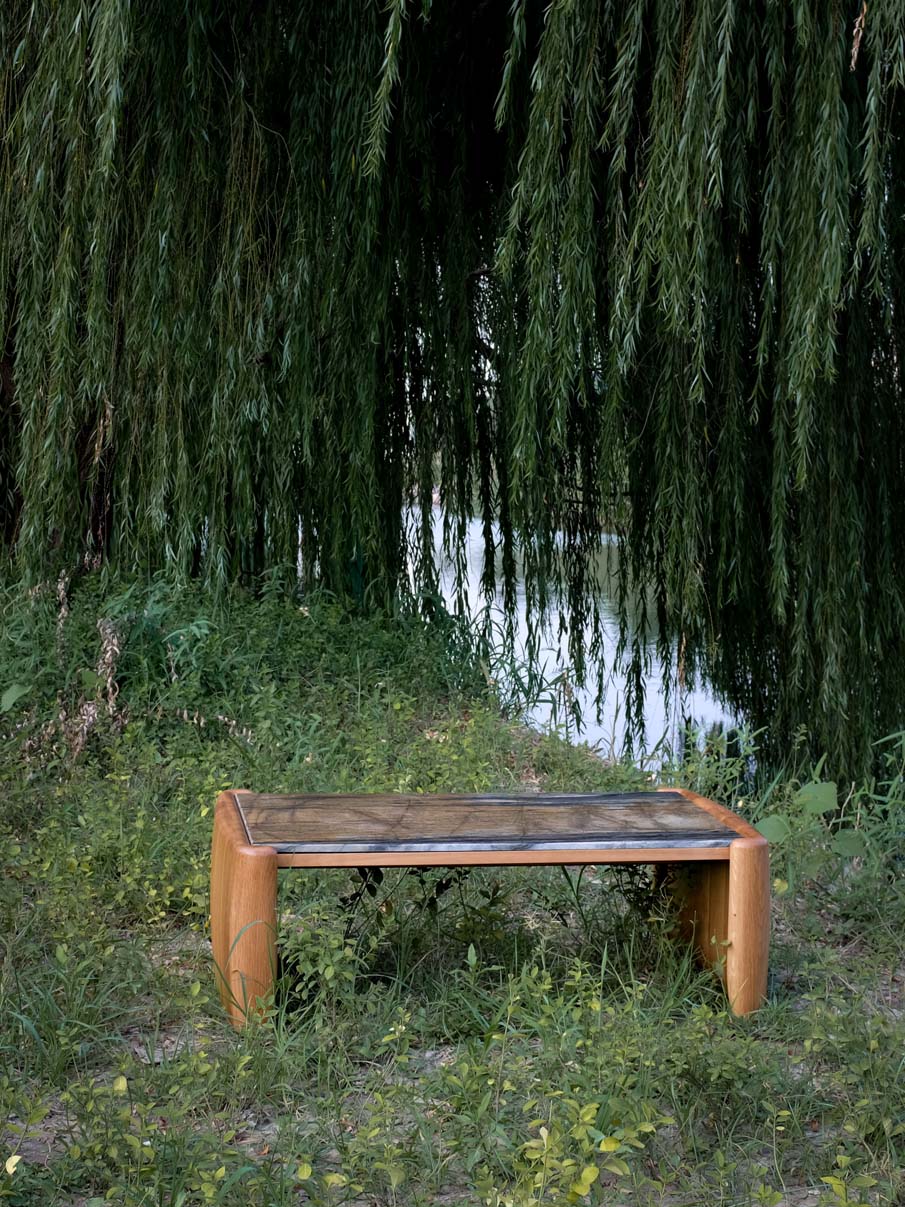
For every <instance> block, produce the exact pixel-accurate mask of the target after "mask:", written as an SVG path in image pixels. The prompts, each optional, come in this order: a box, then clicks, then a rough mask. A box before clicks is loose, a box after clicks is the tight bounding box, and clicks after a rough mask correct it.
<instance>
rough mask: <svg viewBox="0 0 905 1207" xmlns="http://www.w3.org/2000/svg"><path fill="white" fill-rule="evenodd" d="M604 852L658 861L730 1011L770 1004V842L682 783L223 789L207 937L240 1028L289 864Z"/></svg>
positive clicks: (266, 959) (557, 860)
mask: <svg viewBox="0 0 905 1207" xmlns="http://www.w3.org/2000/svg"><path fill="white" fill-rule="evenodd" d="M620 826H621V827H622V828H621V829H620ZM607 863H610V864H615V863H636V864H657V865H660V866H661V867H663V868H664V869H665V870H666V872H667V876H666V881H667V883H668V884H669V886H670V889H671V891H672V893H673V896H674V899H675V902H676V906H677V912H678V916H679V919H680V923H681V928H682V931H683V934H684V936H685V938H686V939H687V940H688V941H689V942H691V943H692V944H693V945H694V947H695V949H696V951H697V953H698V955H699V956H700V958H701V959H702V960H703V961H704V962H705V963H706V964H707V965H710V966H711V967H713V968H714V969H715V970H716V971H717V972H718V973H719V975H720V976H721V978H722V980H723V983H724V985H725V989H726V994H727V997H728V999H729V1004H730V1007H731V1009H732V1010H733V1012H734V1013H735V1014H739V1015H741V1014H748V1013H749V1012H750V1011H752V1010H756V1009H757V1008H758V1007H759V1006H760V1005H761V1004H762V1003H763V1001H764V998H765V996H766V987H767V961H768V954H769V945H770V871H769V867H770V865H769V848H768V846H767V842H766V840H765V839H764V838H763V837H762V835H761V834H759V833H758V831H757V830H755V829H754V827H753V826H751V825H749V824H748V822H746V821H745V820H744V819H743V818H741V817H739V816H738V815H737V814H735V813H733V812H731V810H729V809H726V808H724V807H723V806H722V805H719V804H717V803H716V801H712V800H707V799H706V798H705V797H702V796H698V795H697V794H696V793H694V792H689V791H688V790H686V789H660V790H658V791H656V792H635V793H609V794H558V795H557V794H544V795H524V794H523V795H517V796H516V795H510V794H500V795H495V796H492V795H485V796H454V795H450V796H420V795H419V796H392V795H391V796H377V795H320V796H313V795H307V796H269V795H263V794H255V793H251V792H244V791H230V792H223V793H221V795H220V797H219V798H218V800H217V804H216V810H215V817H214V835H213V845H212V852H211V944H212V948H213V958H214V966H215V969H216V975H217V981H218V987H219V991H220V997H221V1000H222V1002H223V1005H224V1008H225V1010H226V1011H227V1013H228V1015H229V1017H230V1019H231V1021H232V1022H233V1024H234V1025H235V1026H237V1027H239V1026H242V1025H243V1024H244V1023H245V1022H246V1021H247V1020H248V1018H249V1017H250V1016H251V1015H253V1014H259V1013H260V1012H261V1011H262V1010H264V1009H266V1007H267V1004H268V1002H269V1000H270V997H271V994H272V990H273V983H274V977H275V970H276V954H277V949H276V939H277V916H276V901H277V871H278V869H280V868H338V867H355V868H359V867H413V868H414V867H461V866H485V867H488V866H492V867H498V866H525V865H545V864H547V865H549V864H560V865H565V864H568V865H574V864H607Z"/></svg>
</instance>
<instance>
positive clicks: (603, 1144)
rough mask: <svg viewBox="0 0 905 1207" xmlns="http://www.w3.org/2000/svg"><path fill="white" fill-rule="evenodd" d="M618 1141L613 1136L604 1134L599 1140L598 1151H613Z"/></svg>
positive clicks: (617, 1145)
mask: <svg viewBox="0 0 905 1207" xmlns="http://www.w3.org/2000/svg"><path fill="white" fill-rule="evenodd" d="M620 1143H621V1141H619V1140H617V1139H616V1137H615V1136H604V1137H603V1139H602V1140H601V1141H600V1151H601V1152H602V1153H614V1152H615V1151H616V1149H617V1148H618V1147H619V1145H620Z"/></svg>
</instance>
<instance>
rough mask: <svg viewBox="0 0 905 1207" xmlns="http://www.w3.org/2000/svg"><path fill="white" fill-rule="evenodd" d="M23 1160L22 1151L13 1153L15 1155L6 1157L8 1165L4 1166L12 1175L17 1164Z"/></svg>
mask: <svg viewBox="0 0 905 1207" xmlns="http://www.w3.org/2000/svg"><path fill="white" fill-rule="evenodd" d="M21 1160H22V1154H21V1153H13V1155H12V1156H11V1157H7V1158H6V1165H5V1166H4V1169H5V1170H6V1172H7V1173H8V1174H9V1175H10V1177H12V1175H13V1174H14V1173H15V1172H16V1166H17V1165H18V1164H19V1162H20V1161H21Z"/></svg>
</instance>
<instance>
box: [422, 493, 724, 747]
mask: <svg viewBox="0 0 905 1207" xmlns="http://www.w3.org/2000/svg"><path fill="white" fill-rule="evenodd" d="M442 529H443V517H442V514H441V513H440V510H439V508H437V507H435V508H434V557H435V561H436V564H437V565H438V566H439V568H440V586H441V591H442V594H443V598H444V600H445V601H446V604H447V606H448V607H449V608H450V609H451V610H455V603H456V594H455V570H454V564H453V563H452V562H451V560H450V559H449V558H448V557H446V556H444V553H443V548H442V544H443V542H442ZM464 554H465V560H466V565H467V571H468V586H467V592H466V598H465V605H466V608H467V610H468V614H469V616H470V617H471V618H472V619H477V618H478V617H480V616H482V615H483V613H484V609H485V608H486V607H487V600H486V598H485V596H484V594H483V592H482V591H481V589H480V581H481V568H482V565H483V559H484V535H483V529H482V524H481V521H480V520H478V519H472V520H470V521H469V522H468V526H467V532H466V547H465V549H464ZM614 588H615V583H614ZM600 602H601V608H600V611H601V623H602V625H603V646H604V651H605V655H604V660H605V665H606V666H607V668H608V672H607V687H606V693H605V697H604V700H603V703H602V708H601V713H600V718H599V720H598V718H597V717H596V716H595V704H594V696H595V694H596V685H595V683H594V682H592V683H590V684H589V686H588V687H587V688H579V687H574V685H572V684H571V677H570V676H569V675H568V669H569V660H568V654H567V650H566V638H565V636H563V637H562V638H561V639H560V638H559V637H558V636H557V632H556V630H555V629H554V630H553V631H551V632H548V633H547V634H546V636H545V638H544V642H543V646H542V649H541V654H540V663H541V665H540V670H541V672H542V675H543V678H544V679H546V680H548V681H554V680H557V679H559V680H560V685H559V686H558V687H554V688H553V689H552V691H551V692H550V693H548V696H547V698H546V699H540V700H539V701H538V702H537V703H536V704H535V705H534V706H533V707H532V708H531V711H530V713H529V715H528V717H527V718H526V719H527V720H528V722H529V723H530V724H531V725H532V726H534V728H536V729H545V728H547V727H549V726H550V725H552V724H557V723H558V724H559V726H560V728H562V726H563V725H564V724H565V720H566V715H567V714H566V709H565V707H564V705H565V703H566V696H567V693H568V692H570V691H571V692H574V697H575V700H576V702H577V704H578V706H579V708H580V711H581V714H582V718H583V727H582V732H581V735H580V738H581V740H583V741H587V742H588V743H590V744H591V745H592V746H595V747H597V748H598V749H599V750H600V752H601V754H604V755H610V754H616V755H618V753H619V752H620V751H621V750H622V747H623V742H624V738H625V707H624V704H625V675H624V674H622V673H620V672H619V670H618V668H616V667H615V656H616V647H617V641H618V623H617V620H616V607H615V599H613V598H609V597H608V596H607V593H606V592H604V594H603V597H602V598H601V601H600ZM490 606H491V609H492V612H495V613H496V617H495V618H496V620H497V621H498V622H499V623H498V624H497V625H496V626H495V629H496V630H498V631H500V632H501V631H502V616H503V613H502V593H501V592H497V594H496V596H495V598H494V600H493V601H492V603H491V605H490ZM527 634H528V626H527V621H526V617H525V590H524V583H523V581H522V579H521V577H519V580H518V584H517V615H516V617H515V643H516V649H515V656H516V660H517V661H518V660H519V659H524V657H525V651H526V642H527ZM649 656H650V673H649V675H648V677H647V680H646V685H645V686H646V691H645V708H644V723H645V735H644V744H643V749H640V750H639V749H637V748H636V750H635V755H636V757H637V756H638V755H651V754H652V753H655V751H656V748H657V747H658V745H660V746H662V744H663V743H664V741H665V742H666V743H667V744H668V745H669V746H671V747H672V748H673V749H675V748H676V747H677V739H678V737H679V735H680V734H681V731H682V728H683V725H684V723H685V719H686V718H691V720H692V721H693V723H694V724H695V725H696V726H703V727H709V726H710V725H712V724H713V723H714V722H716V721H721V722H723V723H724V724H726V725H731V724H732V716H731V714H730V713H728V712H726V711H725V710H724V709H723V708H722V707H721V705H720V704H719V702H718V701H717V700H716V699H715V698H714V697H713V696H712V695H711V694H710V692H709V691H708V690H707V688H706V686H704V685H697V686H696V687H695V689H694V690H688V689H687V688H686V689H685V690H684V691H682V692H679V691H677V690H676V688H675V685H673V689H672V690H671V692H670V698H669V704H668V707H667V702H666V698H665V695H664V692H663V682H662V665H661V663H660V661H659V660H658V658H657V654H656V650H655V649H654V648H653V645H652V644H651V645H649ZM589 679H591V680H592V681H593V680H596V671H592V672H591V673H590V674H589ZM566 684H568V686H566ZM569 736H570V737H572V738H573V739H575V737H576V734H575V730H574V727H573V726H571V725H570V728H569Z"/></svg>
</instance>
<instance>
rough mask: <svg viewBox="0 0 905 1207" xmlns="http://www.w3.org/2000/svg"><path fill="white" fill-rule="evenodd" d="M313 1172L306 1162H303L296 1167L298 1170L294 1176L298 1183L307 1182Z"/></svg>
mask: <svg viewBox="0 0 905 1207" xmlns="http://www.w3.org/2000/svg"><path fill="white" fill-rule="evenodd" d="M313 1172H314V1170H313V1169H312V1168H311V1166H310V1165H309V1164H308V1162H307V1161H303V1162H302V1163H301V1165H300V1166H299V1167H298V1169H297V1170H296V1171H295V1176H296V1177H297V1178H298V1180H299V1181H300V1182H307V1180H308V1179H309V1178H310V1177H311V1175H312V1173H313Z"/></svg>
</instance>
